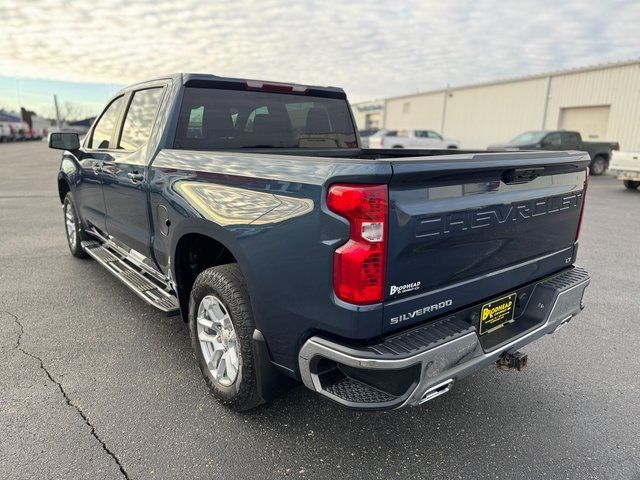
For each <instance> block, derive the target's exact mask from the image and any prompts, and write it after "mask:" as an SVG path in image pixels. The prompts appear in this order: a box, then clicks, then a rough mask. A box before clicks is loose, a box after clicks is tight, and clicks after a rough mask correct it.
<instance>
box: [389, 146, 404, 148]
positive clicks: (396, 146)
mask: <svg viewBox="0 0 640 480" xmlns="http://www.w3.org/2000/svg"><path fill="white" fill-rule="evenodd" d="M391 148H404V147H403V146H402V145H394V146H393V147H391Z"/></svg>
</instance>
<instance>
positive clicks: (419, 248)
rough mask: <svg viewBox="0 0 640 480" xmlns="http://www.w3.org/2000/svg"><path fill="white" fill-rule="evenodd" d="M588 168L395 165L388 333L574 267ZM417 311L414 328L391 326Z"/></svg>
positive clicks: (525, 163) (565, 160)
mask: <svg viewBox="0 0 640 480" xmlns="http://www.w3.org/2000/svg"><path fill="white" fill-rule="evenodd" d="M587 163H588V156H587V155H585V154H582V153H580V154H567V153H565V152H554V153H551V152H549V153H544V154H542V153H533V152H527V153H515V152H514V153H502V154H480V155H472V156H462V155H456V156H448V157H431V158H430V159H424V160H418V159H413V160H409V159H406V160H404V161H403V160H396V161H394V162H393V163H392V166H393V172H394V173H393V177H392V179H391V182H390V184H389V237H388V238H389V243H388V263H387V279H386V298H387V303H386V305H385V319H386V320H387V323H386V324H385V326H386V327H387V329H388V328H393V327H394V325H395V326H399V324H400V323H402V325H403V326H404V325H407V324H410V323H413V322H417V321H420V320H425V319H427V318H429V317H433V316H437V315H441V314H442V313H444V312H446V311H453V310H456V309H459V308H461V307H463V306H465V305H468V304H469V303H472V302H475V301H480V300H483V299H485V298H489V297H492V296H494V295H496V294H499V293H502V292H503V291H504V290H507V289H512V288H514V287H516V286H519V285H522V284H525V283H527V282H530V281H533V280H535V279H537V278H541V277H543V276H545V275H547V274H550V273H552V272H554V271H558V270H560V269H562V268H565V267H566V266H569V265H570V264H571V263H572V262H573V258H574V250H575V248H574V244H575V240H576V230H577V226H578V221H579V217H580V211H581V208H582V200H583V196H582V192H583V188H584V181H585V178H586V173H585V169H586V165H587ZM407 300H409V302H408V303H407ZM433 305H436V307H435V308H431V307H432V306H433ZM424 308H427V309H428V310H422V309H424ZM416 311H419V312H420V314H419V315H414V316H413V317H411V316H409V317H407V318H405V320H406V322H404V323H403V322H398V321H396V322H395V324H394V323H391V318H396V320H397V318H398V315H404V314H411V312H416ZM401 318H402V317H401Z"/></svg>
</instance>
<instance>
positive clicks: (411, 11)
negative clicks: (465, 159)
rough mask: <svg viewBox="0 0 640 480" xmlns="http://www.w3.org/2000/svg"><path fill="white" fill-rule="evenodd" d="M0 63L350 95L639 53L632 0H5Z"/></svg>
mask: <svg viewBox="0 0 640 480" xmlns="http://www.w3.org/2000/svg"><path fill="white" fill-rule="evenodd" d="M0 19H1V20H0V25H1V27H0V28H1V29H2V35H0V72H1V73H2V74H3V75H16V76H28V77H37V78H52V79H61V80H73V81H92V82H108V83H131V82H133V81H137V80H142V79H144V78H146V77H150V76H155V75H159V74H163V73H168V72H174V71H195V72H207V73H215V74H218V75H224V76H235V77H247V78H260V79H269V80H279V81H292V82H299V83H309V84H320V85H337V86H342V87H344V88H345V89H346V90H347V93H348V94H350V96H351V97H352V99H365V98H374V97H381V96H388V95H398V94H403V93H410V92H415V91H417V90H427V89H434V88H440V87H443V86H444V85H445V84H447V83H450V84H452V85H460V84H467V83H475V82H478V81H485V80H489V79H494V78H503V77H513V76H520V75H525V74H530V73H536V72H542V71H547V70H554V69H559V68H567V67H576V66H582V65H589V64H597V63H603V62H607V61H612V60H620V59H629V58H634V57H637V55H638V52H640V35H639V34H638V33H637V28H638V25H640V2H638V1H635V0H630V1H619V2H600V1H593V0H591V1H589V0H585V1H577V0H566V1H564V2H556V1H551V0H520V1H518V2H505V1H504V0H474V1H461V0H447V1H444V0H440V1H438V2H435V1H424V0H423V1H419V0H415V1H408V2H399V1H397V0H395V1H394V0H380V1H370V0H365V1H358V2H349V1H345V0H329V1H324V2H322V1H292V2H286V1H284V0H261V1H256V2H250V1H236V2H215V3H214V2H211V1H204V0H203V1H197V0H189V1H182V2H175V1H165V0H147V1H139V2H126V1H112V2H109V1H104V0H103V1H94V0H84V1H77V2H74V1H56V0H34V1H28V0H25V1H22V2H16V1H15V0H0Z"/></svg>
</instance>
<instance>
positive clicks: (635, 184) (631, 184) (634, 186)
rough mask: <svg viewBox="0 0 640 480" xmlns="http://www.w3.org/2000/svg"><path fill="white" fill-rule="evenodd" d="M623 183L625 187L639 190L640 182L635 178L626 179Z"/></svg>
mask: <svg viewBox="0 0 640 480" xmlns="http://www.w3.org/2000/svg"><path fill="white" fill-rule="evenodd" d="M623 183H624V186H625V188H628V189H629V190H637V189H638V187H640V182H637V181H635V180H624V181H623Z"/></svg>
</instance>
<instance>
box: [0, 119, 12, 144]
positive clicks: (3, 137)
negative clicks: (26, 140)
mask: <svg viewBox="0 0 640 480" xmlns="http://www.w3.org/2000/svg"><path fill="white" fill-rule="evenodd" d="M12 141H13V135H12V133H11V128H10V127H9V124H8V123H4V122H0V143H4V142H12Z"/></svg>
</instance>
